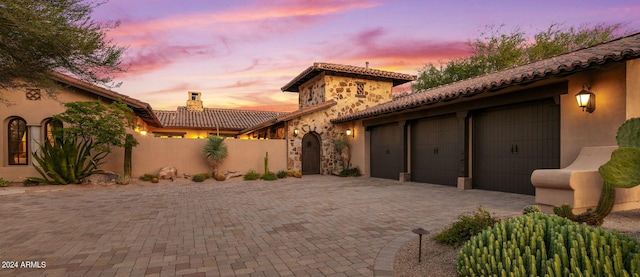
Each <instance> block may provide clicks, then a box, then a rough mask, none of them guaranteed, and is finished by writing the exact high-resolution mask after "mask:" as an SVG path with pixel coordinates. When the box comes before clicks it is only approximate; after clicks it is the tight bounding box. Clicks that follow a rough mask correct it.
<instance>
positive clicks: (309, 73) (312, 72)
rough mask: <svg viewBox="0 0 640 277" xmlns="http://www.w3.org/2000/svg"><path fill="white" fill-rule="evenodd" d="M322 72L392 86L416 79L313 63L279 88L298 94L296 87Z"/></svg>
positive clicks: (350, 66)
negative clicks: (386, 83) (376, 80)
mask: <svg viewBox="0 0 640 277" xmlns="http://www.w3.org/2000/svg"><path fill="white" fill-rule="evenodd" d="M323 71H328V72H333V73H342V74H347V75H353V76H360V77H364V78H367V77H368V78H375V79H385V80H389V81H392V82H393V85H394V86H397V85H401V84H404V83H406V82H411V81H414V80H415V79H416V75H409V74H404V73H397V72H391V71H384V70H379V69H372V68H365V67H359V66H353V65H343V64H333V63H319V62H316V63H313V65H312V66H310V67H309V68H307V69H306V70H305V71H302V73H300V74H299V75H298V76H296V77H295V78H293V80H291V81H290V82H289V83H288V84H286V85H285V86H284V87H282V88H281V90H282V91H290V92H299V89H298V87H300V85H302V84H304V83H305V82H306V81H308V80H310V79H312V78H313V77H315V76H317V75H318V74H320V73H321V72H323Z"/></svg>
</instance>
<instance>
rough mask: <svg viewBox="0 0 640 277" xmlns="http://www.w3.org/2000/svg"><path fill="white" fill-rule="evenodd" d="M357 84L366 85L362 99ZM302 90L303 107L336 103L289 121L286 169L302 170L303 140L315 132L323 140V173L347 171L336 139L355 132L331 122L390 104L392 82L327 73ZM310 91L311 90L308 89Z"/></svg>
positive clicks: (321, 154) (301, 100) (311, 81)
mask: <svg viewBox="0 0 640 277" xmlns="http://www.w3.org/2000/svg"><path fill="white" fill-rule="evenodd" d="M358 83H363V85H364V91H363V94H362V95H361V96H360V95H356V94H357V86H358ZM300 88H301V90H300V99H299V106H300V108H307V107H311V106H314V105H318V104H321V103H323V102H324V101H329V100H332V99H334V100H336V102H337V104H336V105H335V106H333V107H330V108H327V109H325V110H322V111H318V112H314V113H311V114H307V115H303V116H301V117H298V118H295V119H293V120H291V121H290V122H289V130H288V133H289V134H288V135H289V136H288V137H289V140H288V142H287V143H288V151H289V153H288V161H287V167H288V168H289V169H294V170H301V169H302V161H301V158H302V138H303V137H304V135H306V134H308V133H310V132H315V133H316V134H317V135H318V137H319V138H320V144H321V150H320V151H321V153H320V172H321V173H322V174H328V173H330V172H331V171H332V170H333V169H342V168H344V165H343V164H342V160H341V159H340V158H339V155H338V154H337V153H336V151H335V148H334V145H333V140H334V138H336V137H337V136H340V135H344V134H345V130H346V129H347V128H351V129H353V127H352V126H350V125H344V124H343V125H339V126H336V125H333V124H332V123H331V122H330V120H331V119H333V118H336V117H339V116H342V115H346V114H350V113H354V112H357V111H360V110H363V109H366V108H369V107H373V106H376V105H379V104H382V103H385V102H388V101H391V99H392V94H391V89H392V83H391V82H383V81H374V80H367V79H359V78H350V77H341V76H332V75H326V74H320V75H318V76H316V77H315V78H313V79H311V80H309V81H308V82H307V83H305V84H303V85H302V86H300ZM309 88H311V89H310V90H309ZM309 91H311V92H312V93H313V97H311V99H310V98H309ZM296 127H297V128H298V129H299V130H300V133H299V134H298V137H294V136H293V130H294V128H296ZM352 155H353V153H352Z"/></svg>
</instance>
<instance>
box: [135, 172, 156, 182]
mask: <svg viewBox="0 0 640 277" xmlns="http://www.w3.org/2000/svg"><path fill="white" fill-rule="evenodd" d="M153 178H158V175H153V174H148V173H145V174H144V175H142V176H140V177H139V178H138V179H140V180H142V181H145V182H150V181H151V180H153Z"/></svg>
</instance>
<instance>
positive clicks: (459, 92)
mask: <svg viewBox="0 0 640 277" xmlns="http://www.w3.org/2000/svg"><path fill="white" fill-rule="evenodd" d="M639 57H640V33H637V34H634V35H630V36H626V37H622V38H619V39H616V40H612V41H609V42H605V43H601V44H598V45H595V46H592V47H588V48H583V49H579V50H576V51H573V52H569V53H566V54H560V55H557V56H553V57H550V58H547V59H543V60H540V61H537V62H533V63H529V64H525V65H522V66H517V67H513V68H510V69H506V70H501V71H497V72H494V73H489V74H486V75H482V76H479V77H474V78H470V79H466V80H462V81H459V82H456V83H452V84H448V85H443V86H440V87H436V88H432V89H428V90H425V91H421V92H415V93H412V94H409V95H407V96H404V97H399V98H397V99H394V100H393V101H391V102H387V103H384V104H380V105H377V106H375V107H371V108H369V109H366V110H362V111H359V112H356V113H353V114H349V115H345V116H342V117H338V118H335V119H332V120H331V122H332V123H342V122H347V121H352V120H357V119H362V118H367V117H372V116H377V115H382V114H388V113H393V112H397V111H402V110H407V109H412V108H416V107H420V106H426V105H431V104H435V103H438V102H445V101H450V100H453V99H456V98H461V97H468V96H473V95H476V94H479V93H483V92H487V91H491V90H498V89H502V88H505V87H509V86H513V85H519V84H527V83H532V82H535V81H539V80H543V79H547V78H551V77H554V76H565V75H568V74H572V73H575V72H579V71H582V70H587V69H590V68H591V67H593V66H599V65H602V64H605V63H610V62H617V61H624V60H631V59H636V58H639Z"/></svg>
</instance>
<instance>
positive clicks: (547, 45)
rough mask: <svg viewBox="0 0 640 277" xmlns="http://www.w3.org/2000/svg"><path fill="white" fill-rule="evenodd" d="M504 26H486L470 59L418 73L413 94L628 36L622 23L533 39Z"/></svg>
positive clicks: (557, 27)
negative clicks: (507, 29) (506, 30)
mask: <svg viewBox="0 0 640 277" xmlns="http://www.w3.org/2000/svg"><path fill="white" fill-rule="evenodd" d="M503 28H504V25H503V26H500V27H498V28H496V27H493V26H489V27H487V28H486V30H485V31H484V32H481V33H480V36H479V38H477V39H475V40H473V41H469V47H470V48H471V53H472V54H471V56H469V57H464V58H457V59H453V60H451V61H448V62H444V63H443V62H441V63H440V65H439V66H436V65H434V64H433V63H430V64H428V65H426V66H425V67H424V68H422V69H420V70H418V79H417V80H416V82H415V83H414V84H413V91H420V90H425V89H429V88H433V87H437V86H441V85H446V84H450V83H453V82H457V81H460V80H464V79H468V78H471V77H475V76H480V75H482V74H487V73H490V72H494V71H498V70H502V69H507V68H511V67H514V66H518V65H522V64H526V63H530V62H535V61H538V60H541V59H544V58H548V57H551V56H554V55H558V54H562V53H566V52H570V51H574V50H577V49H580V48H584V47H589V46H593V45H595V44H598V43H603V42H606V41H610V40H612V39H614V38H615V37H618V36H620V35H624V34H627V33H629V31H625V30H624V25H622V24H612V25H607V24H596V25H580V26H579V27H568V28H565V27H563V26H562V25H561V24H552V25H551V26H549V28H547V29H546V30H545V31H542V32H539V33H536V34H535V35H534V36H533V37H532V39H529V38H528V36H527V34H526V33H525V32H524V31H522V30H521V29H520V28H515V29H513V30H512V31H510V32H504V30H503Z"/></svg>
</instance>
